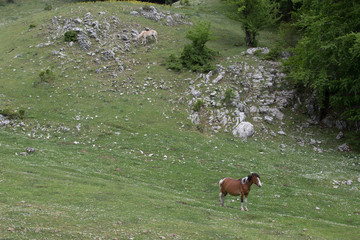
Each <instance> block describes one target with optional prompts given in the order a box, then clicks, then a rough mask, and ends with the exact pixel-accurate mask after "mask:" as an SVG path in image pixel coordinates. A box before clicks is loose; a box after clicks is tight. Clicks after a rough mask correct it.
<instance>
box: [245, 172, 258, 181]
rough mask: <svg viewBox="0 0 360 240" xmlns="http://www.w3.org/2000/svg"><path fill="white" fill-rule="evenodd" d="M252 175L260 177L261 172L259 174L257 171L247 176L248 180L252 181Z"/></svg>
mask: <svg viewBox="0 0 360 240" xmlns="http://www.w3.org/2000/svg"><path fill="white" fill-rule="evenodd" d="M252 175H255V177H258V178H260V176H259V174H257V173H252V174H250V175H249V176H247V178H248V181H251V178H252Z"/></svg>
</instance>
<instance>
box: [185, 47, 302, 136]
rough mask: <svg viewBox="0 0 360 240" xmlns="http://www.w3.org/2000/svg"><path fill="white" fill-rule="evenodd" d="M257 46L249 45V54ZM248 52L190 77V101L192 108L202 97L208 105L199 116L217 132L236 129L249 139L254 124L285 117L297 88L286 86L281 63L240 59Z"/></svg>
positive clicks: (267, 122) (235, 131) (236, 134)
mask: <svg viewBox="0 0 360 240" xmlns="http://www.w3.org/2000/svg"><path fill="white" fill-rule="evenodd" d="M256 50H257V49H249V50H248V51H247V52H248V53H247V54H248V55H249V57H252V55H253V52H254V51H256ZM264 51H266V49H264ZM244 55H246V53H244V54H243V55H242V56H237V57H234V58H233V59H228V61H229V63H231V64H230V65H229V66H228V67H226V68H225V67H223V66H221V65H218V66H217V70H216V71H210V72H209V73H207V74H199V75H198V77H197V78H196V79H195V80H193V81H189V84H190V86H189V95H190V96H191V100H190V101H189V103H188V105H189V107H190V108H191V106H192V105H193V104H194V103H196V102H197V100H198V99H201V101H203V102H204V108H203V109H202V111H201V114H198V115H197V116H196V119H199V118H200V119H204V121H202V122H207V123H208V125H209V128H210V129H211V130H212V131H213V132H214V133H216V132H219V131H224V132H232V133H233V135H234V136H235V137H241V138H244V139H246V138H248V137H249V136H251V135H253V134H254V133H255V129H254V125H261V124H274V123H275V122H276V121H279V122H281V121H282V120H283V119H284V118H285V115H284V113H283V112H282V111H283V110H284V109H285V108H286V107H288V106H290V105H292V101H293V99H294V96H295V91H294V90H291V89H288V90H286V87H284V82H285V81H284V80H285V75H284V74H283V73H282V72H281V66H280V64H279V63H277V62H266V61H258V65H257V66H256V65H249V64H248V63H247V62H246V61H244V60H240V59H243V58H244V57H243V56H244ZM255 66H256V67H255ZM229 94H230V95H229ZM190 115H193V113H190ZM190 118H191V119H193V118H194V116H190ZM245 121H246V122H247V123H246V124H241V123H243V122H245ZM197 122H199V121H197ZM250 122H251V123H250ZM255 123H256V124H255ZM250 124H251V126H252V127H250ZM255 128H256V127H255ZM245 130H246V131H245Z"/></svg>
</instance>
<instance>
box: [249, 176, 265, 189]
mask: <svg viewBox="0 0 360 240" xmlns="http://www.w3.org/2000/svg"><path fill="white" fill-rule="evenodd" d="M248 181H252V182H253V183H255V184H256V185H257V186H258V187H261V186H262V184H261V181H260V176H259V174H257V173H252V174H251V175H249V176H248Z"/></svg>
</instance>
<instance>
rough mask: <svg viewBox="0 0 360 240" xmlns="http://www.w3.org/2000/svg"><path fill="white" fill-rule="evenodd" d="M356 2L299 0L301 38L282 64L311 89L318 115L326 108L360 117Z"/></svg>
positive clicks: (359, 33) (359, 15)
mask: <svg viewBox="0 0 360 240" xmlns="http://www.w3.org/2000/svg"><path fill="white" fill-rule="evenodd" d="M358 19H360V3H359V1H357V0H343V1H338V0H329V1H320V0H317V1H313V0H303V5H302V8H301V9H300V14H299V22H298V23H297V25H298V26H299V27H301V28H302V31H303V37H302V39H301V40H300V41H299V43H298V45H297V46H296V48H295V51H294V54H295V55H294V56H293V57H292V58H290V60H289V61H288V62H287V63H286V65H287V66H288V69H289V70H290V76H291V77H292V78H293V79H294V80H295V82H296V83H298V84H301V85H302V86H305V87H306V88H307V89H311V90H313V91H315V93H316V95H317V99H318V103H319V105H320V108H321V111H320V118H323V117H325V116H326V115H327V113H328V111H329V110H330V109H334V110H338V111H341V112H342V113H343V114H344V115H345V116H346V117H347V118H348V119H352V120H360V21H358Z"/></svg>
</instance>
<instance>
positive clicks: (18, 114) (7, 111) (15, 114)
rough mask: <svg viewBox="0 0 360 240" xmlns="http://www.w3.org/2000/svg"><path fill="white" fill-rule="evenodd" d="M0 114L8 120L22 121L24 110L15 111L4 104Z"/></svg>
mask: <svg viewBox="0 0 360 240" xmlns="http://www.w3.org/2000/svg"><path fill="white" fill-rule="evenodd" d="M0 114H1V115H3V116H6V117H8V118H10V119H24V117H25V110H24V109H20V110H19V111H16V110H14V109H13V107H11V106H10V105H8V104H6V105H5V106H4V107H3V108H1V109H0Z"/></svg>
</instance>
